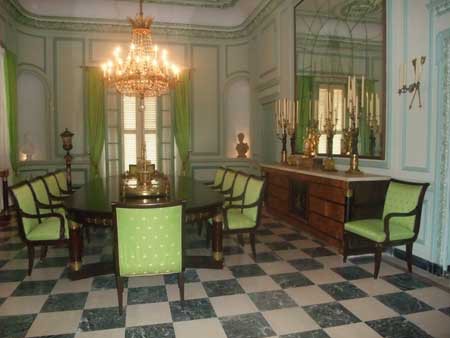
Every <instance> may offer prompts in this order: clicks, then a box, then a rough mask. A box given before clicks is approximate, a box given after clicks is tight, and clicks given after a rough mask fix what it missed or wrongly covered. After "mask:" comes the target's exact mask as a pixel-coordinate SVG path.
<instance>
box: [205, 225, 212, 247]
mask: <svg viewBox="0 0 450 338" xmlns="http://www.w3.org/2000/svg"><path fill="white" fill-rule="evenodd" d="M206 247H207V248H208V249H209V248H210V247H211V226H210V225H209V224H206Z"/></svg>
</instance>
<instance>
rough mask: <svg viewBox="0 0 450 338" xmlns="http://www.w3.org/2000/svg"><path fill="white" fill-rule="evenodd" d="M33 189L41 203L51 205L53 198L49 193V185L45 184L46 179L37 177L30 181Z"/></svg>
mask: <svg viewBox="0 0 450 338" xmlns="http://www.w3.org/2000/svg"><path fill="white" fill-rule="evenodd" d="M30 185H31V189H33V191H34V196H36V200H37V201H38V202H40V203H43V204H47V205H50V204H51V200H50V196H49V195H48V190H47V187H46V186H45V183H44V179H43V178H42V177H40V176H39V177H37V178H35V179H33V180H31V181H30Z"/></svg>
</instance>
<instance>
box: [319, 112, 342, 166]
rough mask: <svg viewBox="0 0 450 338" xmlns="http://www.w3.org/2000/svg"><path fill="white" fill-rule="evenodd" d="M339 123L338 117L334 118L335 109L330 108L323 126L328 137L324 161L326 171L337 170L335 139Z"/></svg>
mask: <svg viewBox="0 0 450 338" xmlns="http://www.w3.org/2000/svg"><path fill="white" fill-rule="evenodd" d="M337 123H338V119H337V118H335V119H333V110H329V111H328V116H327V117H326V118H325V123H324V126H323V131H324V133H325V135H326V137H327V157H326V158H325V159H324V161H323V169H324V170H326V171H337V170H336V166H335V162H334V159H333V139H334V135H335V134H336V125H337Z"/></svg>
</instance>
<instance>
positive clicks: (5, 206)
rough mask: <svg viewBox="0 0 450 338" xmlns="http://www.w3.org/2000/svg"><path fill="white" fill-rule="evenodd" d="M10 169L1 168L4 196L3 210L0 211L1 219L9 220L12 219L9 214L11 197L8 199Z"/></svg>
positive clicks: (0, 174)
mask: <svg viewBox="0 0 450 338" xmlns="http://www.w3.org/2000/svg"><path fill="white" fill-rule="evenodd" d="M8 176H9V170H8V169H0V178H1V179H2V197H3V210H2V212H0V220H1V221H8V220H9V219H10V217H11V216H10V214H9V203H8V202H9V199H8Z"/></svg>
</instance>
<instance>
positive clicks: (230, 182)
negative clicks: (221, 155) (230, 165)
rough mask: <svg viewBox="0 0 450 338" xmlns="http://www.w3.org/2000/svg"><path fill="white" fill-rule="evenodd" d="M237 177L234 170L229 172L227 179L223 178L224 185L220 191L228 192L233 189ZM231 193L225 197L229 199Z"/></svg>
mask: <svg viewBox="0 0 450 338" xmlns="http://www.w3.org/2000/svg"><path fill="white" fill-rule="evenodd" d="M235 177H236V172H235V171H234V170H227V172H226V173H225V177H224V178H223V184H222V187H221V188H220V191H228V190H230V189H231V188H232V187H233V182H234V178H235ZM229 196H230V193H225V197H229Z"/></svg>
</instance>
